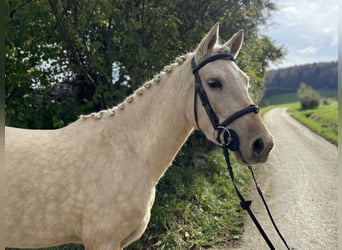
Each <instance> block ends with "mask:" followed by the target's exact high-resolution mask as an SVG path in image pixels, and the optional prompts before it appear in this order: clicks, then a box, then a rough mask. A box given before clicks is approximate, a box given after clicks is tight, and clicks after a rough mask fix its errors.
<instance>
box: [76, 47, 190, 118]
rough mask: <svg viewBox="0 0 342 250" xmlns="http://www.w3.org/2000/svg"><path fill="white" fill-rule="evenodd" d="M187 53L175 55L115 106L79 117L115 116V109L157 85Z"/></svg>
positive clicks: (184, 59)
mask: <svg viewBox="0 0 342 250" xmlns="http://www.w3.org/2000/svg"><path fill="white" fill-rule="evenodd" d="M189 54H190V53H188V54H186V55H183V56H179V57H177V58H176V60H175V62H173V63H172V64H170V65H168V66H165V67H164V68H163V70H162V71H161V72H159V73H158V74H156V75H155V76H154V77H153V78H152V80H149V81H147V82H145V83H144V84H143V85H142V86H141V87H139V88H138V89H136V90H135V91H134V93H133V94H131V95H130V96H128V97H126V99H125V100H124V101H123V102H122V103H120V104H118V105H117V106H114V107H112V108H110V109H106V110H101V111H99V112H93V113H91V114H88V115H80V117H79V118H80V119H83V120H86V119H88V118H93V119H101V118H102V117H103V116H104V115H108V116H115V112H116V111H117V110H124V109H125V106H126V105H128V104H130V103H132V102H133V101H134V99H135V98H136V96H142V95H143V93H144V91H145V90H147V89H150V88H151V87H152V86H153V85H154V84H157V85H158V84H159V83H160V81H161V76H162V75H163V74H170V73H171V72H172V71H173V70H174V69H175V68H176V67H178V66H180V65H182V64H183V63H184V62H185V61H186V60H187V58H188V57H189Z"/></svg>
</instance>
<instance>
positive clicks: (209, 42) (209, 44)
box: [195, 23, 219, 62]
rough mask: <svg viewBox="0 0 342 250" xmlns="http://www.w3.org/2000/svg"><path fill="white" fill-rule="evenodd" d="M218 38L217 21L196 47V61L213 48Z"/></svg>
mask: <svg viewBox="0 0 342 250" xmlns="http://www.w3.org/2000/svg"><path fill="white" fill-rule="evenodd" d="M218 38H219V23H216V24H215V25H214V26H213V27H212V28H211V29H210V31H209V32H208V34H206V36H205V37H204V38H203V39H202V41H201V43H200V44H199V45H198V47H197V49H196V53H195V54H196V61H197V62H198V61H199V60H201V59H202V58H203V57H204V56H205V55H206V54H207V53H208V52H209V51H211V50H213V48H214V47H215V45H216V43H217V40H218Z"/></svg>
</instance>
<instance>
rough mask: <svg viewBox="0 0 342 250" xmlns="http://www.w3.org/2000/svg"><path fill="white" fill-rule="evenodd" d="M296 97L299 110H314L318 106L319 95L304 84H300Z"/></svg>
mask: <svg viewBox="0 0 342 250" xmlns="http://www.w3.org/2000/svg"><path fill="white" fill-rule="evenodd" d="M297 95H298V98H299V101H300V106H301V109H303V110H304V109H316V108H317V107H318V106H319V100H320V96H319V94H318V93H317V92H316V91H315V90H314V89H313V88H311V87H310V86H307V85H306V84H305V83H301V84H300V87H299V89H298V92H297Z"/></svg>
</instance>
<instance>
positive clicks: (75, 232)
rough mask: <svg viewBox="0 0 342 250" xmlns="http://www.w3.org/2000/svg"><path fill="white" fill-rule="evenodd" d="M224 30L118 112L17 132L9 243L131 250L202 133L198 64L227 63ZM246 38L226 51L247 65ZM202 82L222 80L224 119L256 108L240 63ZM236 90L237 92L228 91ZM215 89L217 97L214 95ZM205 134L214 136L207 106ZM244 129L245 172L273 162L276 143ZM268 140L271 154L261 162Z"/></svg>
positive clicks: (251, 119)
mask: <svg viewBox="0 0 342 250" xmlns="http://www.w3.org/2000/svg"><path fill="white" fill-rule="evenodd" d="M217 39H218V25H215V26H214V27H213V28H212V30H211V31H210V32H209V33H208V34H207V36H206V37H205V38H204V39H203V40H202V42H201V44H200V45H199V47H198V49H197V50H196V51H195V53H189V54H187V55H185V56H183V57H180V58H178V59H177V60H176V62H175V63H174V64H172V65H170V66H168V67H166V68H165V70H164V71H163V72H162V73H160V74H159V75H157V76H156V77H155V78H154V79H153V80H152V81H150V82H147V83H145V84H144V85H143V86H142V87H141V88H140V89H138V90H137V91H136V92H135V94H133V95H132V96H130V97H128V98H127V99H126V100H125V102H123V103H122V104H121V105H119V106H118V107H114V108H113V109H110V110H105V111H101V112H99V113H96V114H95V113H94V114H91V115H88V116H81V117H80V119H78V120H77V121H75V122H74V123H71V124H70V125H68V126H66V127H64V128H62V129H58V130H26V129H17V128H10V127H7V128H6V130H5V133H6V145H5V146H6V151H5V154H6V155H5V164H6V165H5V174H6V175H5V178H6V189H5V199H6V200H5V202H6V205H5V230H6V234H5V240H6V241H5V243H6V246H9V247H25V248H36V247H47V246H53V245H60V244H65V243H71V242H74V243H82V244H84V245H85V248H86V249H98V250H107V249H108V250H109V249H115V250H117V249H122V248H123V247H125V246H127V245H128V244H130V243H131V242H132V241H134V240H136V239H138V238H139V237H140V236H141V235H142V233H143V232H144V230H145V228H146V226H147V223H148V221H149V217H150V209H151V206H152V204H153V201H154V197H155V186H156V184H157V182H158V180H159V179H160V178H161V176H162V175H163V173H164V172H165V171H166V169H167V168H168V166H169V165H170V164H171V163H172V160H173V159H174V157H175V155H176V154H177V152H178V151H179V149H180V148H181V146H182V145H183V143H184V142H185V140H186V139H187V138H188V136H189V134H190V133H191V132H192V130H193V129H194V126H195V122H194V113H193V110H194V107H193V94H194V76H193V74H192V72H191V65H190V60H191V58H192V57H193V56H195V58H196V61H197V62H198V61H200V60H202V59H203V58H204V57H206V56H210V55H212V54H213V53H219V50H220V46H218V45H217V44H216V43H217ZM242 39H243V33H242V32H239V33H237V34H236V35H235V36H233V38H232V39H231V40H230V41H228V42H227V43H226V44H224V45H223V47H224V48H226V49H228V50H230V53H232V54H233V55H235V56H236V55H237V54H238V52H239V50H240V47H241V44H242ZM200 74H201V77H202V79H203V81H206V79H208V77H218V78H220V79H221V80H222V83H223V84H224V85H226V86H227V87H226V88H225V87H223V88H222V90H221V91H217V90H210V89H209V88H208V89H207V91H208V96H209V98H210V100H211V102H212V105H213V107H214V109H215V111H216V112H217V114H218V116H219V117H220V118H224V117H227V115H229V114H232V113H233V112H235V111H237V110H239V109H241V108H243V107H246V106H248V105H249V104H250V103H251V100H250V99H249V97H248V93H247V85H248V78H247V77H246V75H245V74H244V73H243V72H242V71H241V70H239V68H238V67H237V66H236V64H235V63H233V62H227V61H222V60H221V61H215V62H212V63H211V64H208V65H207V66H205V67H203V69H201V72H200ZM228 86H229V87H228ZM206 88H207V87H206ZM197 108H198V112H199V124H200V126H201V129H202V130H203V132H204V133H205V134H206V135H207V137H208V138H209V139H212V133H213V130H212V128H211V125H210V122H209V120H208V118H207V116H206V113H205V112H204V111H203V109H202V107H201V105H200V104H199V105H198V107H197ZM240 120H241V121H236V122H234V123H236V125H235V128H234V129H235V130H236V131H237V132H238V133H239V134H240V137H241V138H240V140H241V147H240V151H239V152H238V157H239V158H240V159H241V161H244V162H260V161H265V160H266V158H267V155H268V152H269V151H270V149H271V147H272V145H273V142H272V138H271V136H270V135H269V133H268V132H267V130H266V128H265V127H264V125H263V123H262V121H261V119H260V117H259V116H257V115H255V114H250V115H247V116H245V117H244V118H241V119H240ZM252 128H253V129H252ZM257 138H263V139H264V141H265V144H266V145H267V147H268V148H267V149H265V152H264V153H263V154H262V155H258V156H257V155H255V154H253V152H252V151H253V150H252V149H251V144H252V142H253V141H254V140H255V139H257Z"/></svg>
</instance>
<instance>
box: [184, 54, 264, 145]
mask: <svg viewBox="0 0 342 250" xmlns="http://www.w3.org/2000/svg"><path fill="white" fill-rule="evenodd" d="M216 60H228V61H235V59H234V56H232V55H231V54H227V53H224V54H216V55H214V56H211V57H209V58H207V59H205V60H204V61H202V62H201V63H199V64H197V65H196V62H195V58H194V57H193V58H192V60H191V67H192V73H193V74H194V76H195V95H194V114H195V122H196V127H197V129H199V130H200V127H199V124H198V114H197V96H199V98H200V100H201V103H202V106H203V107H204V109H205V111H206V112H207V115H208V117H209V120H210V122H211V125H212V127H213V128H214V138H215V133H216V138H215V140H216V142H217V144H218V145H219V146H221V145H222V142H221V134H222V133H224V137H226V138H224V142H225V143H227V142H228V144H229V145H226V146H228V148H229V149H230V150H232V151H237V150H238V149H239V137H238V136H237V133H236V132H235V131H234V130H233V129H231V128H227V126H228V125H229V124H230V123H232V122H233V121H235V120H236V119H238V118H240V117H241V116H244V115H246V114H248V113H251V112H254V113H258V112H259V107H258V106H256V105H255V104H251V105H250V106H248V107H246V108H244V109H241V110H239V111H237V112H235V113H233V114H232V115H231V116H229V117H228V118H227V119H225V120H224V121H223V122H221V123H220V120H219V118H218V116H217V115H216V113H215V111H214V110H213V108H212V106H211V105H210V101H209V99H208V95H207V93H206V92H205V89H204V87H203V84H202V81H201V77H200V75H199V70H200V69H201V68H202V67H203V66H205V65H206V64H208V63H210V62H213V61H216Z"/></svg>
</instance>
